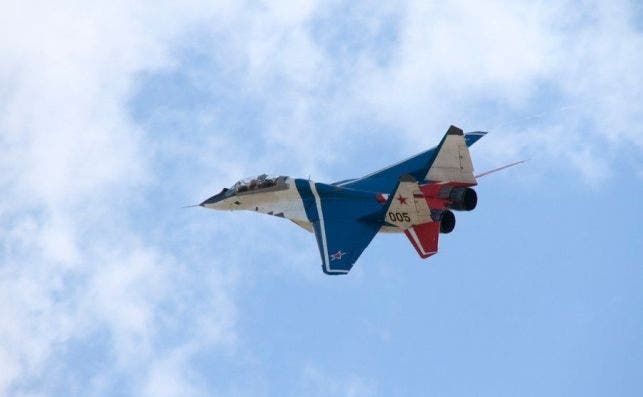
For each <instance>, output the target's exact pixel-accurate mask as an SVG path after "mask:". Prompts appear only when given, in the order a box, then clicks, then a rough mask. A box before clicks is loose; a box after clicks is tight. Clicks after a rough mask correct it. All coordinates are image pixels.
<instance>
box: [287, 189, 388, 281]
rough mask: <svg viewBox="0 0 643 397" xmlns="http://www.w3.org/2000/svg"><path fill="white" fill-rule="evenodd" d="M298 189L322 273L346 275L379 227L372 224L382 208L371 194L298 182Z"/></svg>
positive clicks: (377, 223) (378, 224)
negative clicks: (315, 244)
mask: <svg viewBox="0 0 643 397" xmlns="http://www.w3.org/2000/svg"><path fill="white" fill-rule="evenodd" d="M297 189H298V190H299V193H300V195H301V197H302V200H303V202H304V208H305V210H306V216H307V217H308V219H309V221H310V222H311V224H312V226H313V231H314V232H315V237H316V239H317V245H318V246H319V253H320V255H321V259H322V270H323V271H324V273H326V274H335V275H336V274H346V273H348V272H349V271H350V270H351V268H352V267H353V264H354V263H355V262H356V261H357V259H358V258H359V256H360V255H361V254H362V252H363V251H364V249H366V247H367V246H368V244H369V243H370V242H371V240H372V239H373V237H375V235H376V234H377V232H378V231H379V229H380V227H381V226H382V224H381V222H377V221H374V220H373V217H377V215H379V214H381V212H382V204H381V203H379V202H378V201H377V197H376V196H375V195H374V194H372V193H367V192H360V191H355V190H351V189H342V188H340V187H338V186H332V185H326V184H323V183H314V182H312V181H298V182H297ZM378 219H379V218H378Z"/></svg>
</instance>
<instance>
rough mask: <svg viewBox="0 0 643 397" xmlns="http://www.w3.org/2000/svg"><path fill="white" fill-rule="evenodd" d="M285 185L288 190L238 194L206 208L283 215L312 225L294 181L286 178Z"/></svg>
mask: <svg viewBox="0 0 643 397" xmlns="http://www.w3.org/2000/svg"><path fill="white" fill-rule="evenodd" d="M285 184H286V186H287V188H286V189H281V190H270V189H268V190H266V191H261V190H260V191H256V192H255V191H249V192H243V193H238V194H236V195H234V196H231V197H229V198H226V199H224V200H221V201H219V202H216V203H213V204H205V205H204V207H206V208H211V209H217V210H229V211H240V210H246V211H255V212H260V213H263V214H271V215H275V214H281V213H283V215H284V218H287V219H290V220H292V221H293V222H295V223H297V224H299V225H306V224H307V225H310V222H308V218H307V217H306V211H305V210H304V204H303V201H302V199H301V196H300V195H299V192H298V191H297V187H296V186H295V181H294V179H292V178H286V181H285ZM237 203H238V204H237ZM302 227H303V226H302ZM310 230H312V227H311V228H310Z"/></svg>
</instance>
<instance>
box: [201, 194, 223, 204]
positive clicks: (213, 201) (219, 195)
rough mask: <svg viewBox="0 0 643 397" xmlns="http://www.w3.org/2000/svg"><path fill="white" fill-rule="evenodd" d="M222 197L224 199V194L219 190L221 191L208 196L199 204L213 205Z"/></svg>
mask: <svg viewBox="0 0 643 397" xmlns="http://www.w3.org/2000/svg"><path fill="white" fill-rule="evenodd" d="M223 199H225V195H224V194H223V192H221V193H218V194H215V195H214V196H212V197H210V198H209V199H207V200H205V201H204V202H202V203H201V204H199V205H200V206H201V207H206V206H213V205H214V204H216V203H218V202H219V201H221V200H223Z"/></svg>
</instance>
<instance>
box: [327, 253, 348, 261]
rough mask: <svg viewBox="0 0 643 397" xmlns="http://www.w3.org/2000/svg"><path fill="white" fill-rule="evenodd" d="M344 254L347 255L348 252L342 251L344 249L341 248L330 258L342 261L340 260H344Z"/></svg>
mask: <svg viewBox="0 0 643 397" xmlns="http://www.w3.org/2000/svg"><path fill="white" fill-rule="evenodd" d="M344 255H346V252H342V250H339V251H337V252H336V253H334V254H331V255H330V260H331V261H334V260H338V261H340V260H342V256H344Z"/></svg>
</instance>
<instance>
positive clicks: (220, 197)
mask: <svg viewBox="0 0 643 397" xmlns="http://www.w3.org/2000/svg"><path fill="white" fill-rule="evenodd" d="M484 134H485V133H484V132H472V133H467V134H464V133H463V132H462V130H461V129H459V128H457V127H453V126H451V127H450V128H449V130H448V131H447V133H446V134H445V135H444V137H443V138H442V140H441V141H440V144H439V145H438V146H437V147H434V148H432V149H429V150H426V151H424V152H422V153H419V154H417V155H415V156H413V157H411V158H409V159H407V160H404V161H402V162H399V163H397V164H394V165H392V166H389V167H386V168H384V169H382V170H380V171H377V172H374V173H372V174H369V175H366V176H364V177H362V178H358V179H350V180H345V181H341V182H336V183H332V184H326V183H320V182H314V181H312V180H309V179H300V178H292V177H287V176H277V177H274V176H269V175H266V174H262V175H259V176H257V177H256V178H249V179H245V180H241V181H239V182H237V183H235V184H234V185H233V186H232V187H230V188H226V189H223V190H222V191H221V192H220V193H218V194H216V195H214V196H212V197H210V198H208V199H207V200H205V201H204V202H202V203H201V204H200V205H201V206H202V207H206V208H212V209H217V210H230V211H238V210H245V211H254V212H259V213H263V214H268V215H272V216H277V217H281V218H286V219H289V220H291V221H293V222H294V223H296V224H297V225H299V226H301V227H302V228H304V229H306V230H308V231H310V232H312V233H314V234H315V238H316V240H317V245H318V247H319V252H320V256H321V258H322V269H323V271H324V272H325V273H327V274H346V273H348V272H349V270H350V269H351V268H352V266H353V264H354V263H355V261H357V259H358V257H359V256H360V255H361V253H362V251H363V250H364V249H365V248H366V246H368V244H369V243H370V241H371V240H372V239H373V237H374V236H375V235H376V234H377V233H378V232H389V233H390V232H394V233H395V232H398V233H405V234H406V235H407V237H408V238H409V240H410V241H411V243H412V244H413V246H414V247H415V249H416V250H417V252H418V254H419V255H420V256H421V257H423V258H426V257H429V256H431V255H433V254H435V253H436V252H437V245H438V234H439V233H449V232H450V231H451V230H453V227H454V226H455V217H454V216H453V213H452V212H451V211H450V210H451V209H453V210H464V211H469V210H472V209H473V208H475V205H476V202H477V196H476V193H475V191H473V189H471V187H472V186H475V185H476V184H477V182H476V178H475V177H474V175H473V166H472V163H471V158H470V155H469V149H468V147H469V146H470V145H472V144H473V143H474V142H476V141H477V140H478V139H480V138H481V137H482V136H484Z"/></svg>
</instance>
